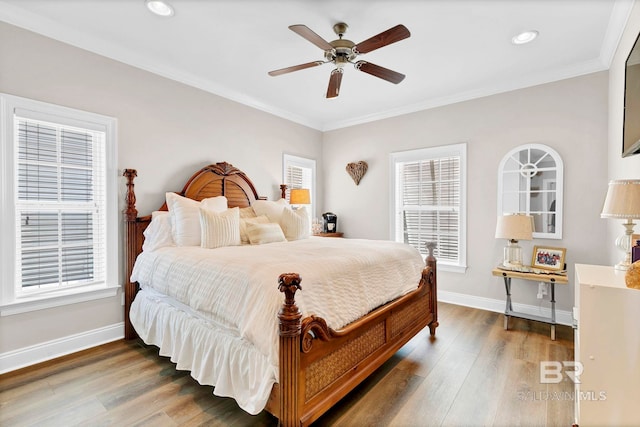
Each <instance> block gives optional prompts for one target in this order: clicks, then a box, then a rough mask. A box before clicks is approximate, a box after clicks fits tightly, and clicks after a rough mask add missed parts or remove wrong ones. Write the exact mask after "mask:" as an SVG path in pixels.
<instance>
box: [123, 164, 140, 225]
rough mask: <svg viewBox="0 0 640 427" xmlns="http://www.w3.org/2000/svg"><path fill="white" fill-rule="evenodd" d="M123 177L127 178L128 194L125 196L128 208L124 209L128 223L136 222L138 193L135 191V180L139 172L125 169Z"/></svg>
mask: <svg viewBox="0 0 640 427" xmlns="http://www.w3.org/2000/svg"><path fill="white" fill-rule="evenodd" d="M122 176H124V177H125V178H127V194H126V195H125V200H126V203H127V207H126V208H125V209H124V216H125V218H126V219H127V221H135V220H136V217H137V216H138V210H137V209H136V193H135V192H134V190H133V186H134V184H133V180H134V178H135V177H137V176H138V171H136V170H135V169H125V170H124V172H122Z"/></svg>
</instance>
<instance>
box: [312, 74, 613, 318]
mask: <svg viewBox="0 0 640 427" xmlns="http://www.w3.org/2000/svg"><path fill="white" fill-rule="evenodd" d="M607 84H608V80H607V73H606V72H601V73H596V74H591V75H587V76H583V77H577V78H573V79H568V80H563V81H558V82H554V83H549V84H545V85H540V86H535V87H531V88H527V89H522V90H517V91H513V92H508V93H503V94H498V95H493V96H489V97H485V98H481V99H476V100H471V101H467V102H462V103H458V104H453V105H449V106H444V107H439V108H434V109H430V110H426V111H421V112H417V113H413V114H408V115H404V116H400V117H395V118H390V119H386V120H381V121H377V122H374V123H369V124H363V125H359V126H354V127H350V128H346V129H340V130H335V131H331V132H327V133H325V135H324V140H323V151H324V157H323V158H324V167H325V170H324V176H325V200H324V208H325V209H326V210H329V211H331V212H334V213H336V214H337V215H338V222H339V228H340V229H341V231H344V232H345V234H346V235H347V236H349V237H362V238H376V239H385V238H388V237H389V197H390V196H389V153H391V152H395V151H403V150H409V149H415V148H422V147H433V146H439V145H445V144H454V143H459V142H467V143H468V148H467V149H468V180H467V181H468V182H467V195H468V199H467V236H468V237H467V244H468V251H467V261H468V266H469V268H468V270H467V272H466V274H459V273H448V272H443V273H439V278H438V287H439V289H440V290H443V291H449V292H454V293H460V294H465V295H470V296H477V297H481V298H490V299H496V300H502V299H503V298H504V288H503V285H502V282H501V281H500V280H499V279H498V278H495V277H492V276H491V269H492V268H494V267H495V266H496V265H497V264H498V262H499V261H500V260H501V259H502V248H503V246H504V245H505V242H504V241H498V240H496V239H495V238H494V233H495V226H496V215H497V213H496V209H497V208H496V206H497V185H498V183H497V176H498V165H499V163H500V160H501V159H502V157H503V156H504V155H505V154H506V153H507V152H508V151H509V150H511V149H512V148H514V147H516V146H518V145H521V144H526V143H534V142H535V143H542V144H546V145H549V146H551V147H552V148H554V149H555V150H556V151H558V153H559V154H560V156H561V157H562V159H563V161H564V167H565V182H564V189H565V194H564V209H565V217H564V238H563V239H562V240H541V239H536V240H535V241H534V242H521V245H522V246H523V248H524V253H525V257H530V256H531V249H532V245H533V244H538V245H539V244H545V245H550V246H559V247H565V248H567V263H568V265H569V274H570V276H569V277H573V264H574V263H587V264H589V263H598V262H601V261H602V258H603V256H604V254H603V249H602V247H603V243H604V240H605V231H606V226H605V224H604V222H603V221H604V220H601V219H600V218H599V213H600V209H601V207H602V201H603V197H604V193H605V191H606V182H607V164H606V157H607V143H606V138H607ZM357 160H365V161H367V162H368V164H369V170H368V172H367V174H366V175H365V177H364V178H363V179H362V181H361V182H360V185H359V186H357V187H356V186H355V185H354V183H353V182H352V181H351V178H350V177H349V176H348V175H347V174H346V173H345V170H344V168H345V165H346V164H347V163H349V162H352V161H357ZM559 288H560V289H559V290H558V292H557V294H558V295H557V301H558V309H560V310H571V307H572V306H573V289H572V286H559ZM536 291H537V287H536V286H535V283H530V284H529V285H527V284H526V283H525V282H522V285H518V288H516V291H515V293H514V295H516V294H517V297H516V296H514V300H516V301H518V302H521V303H525V304H530V305H533V306H537V305H538V304H539V300H537V299H536ZM543 306H547V307H548V304H547V303H545V304H543Z"/></svg>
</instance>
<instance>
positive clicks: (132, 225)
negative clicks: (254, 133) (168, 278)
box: [124, 163, 438, 427]
mask: <svg viewBox="0 0 640 427" xmlns="http://www.w3.org/2000/svg"><path fill="white" fill-rule="evenodd" d="M124 176H125V177H126V178H127V195H126V200H127V207H126V209H125V211H124V214H125V225H126V232H125V259H126V271H125V274H126V277H127V280H126V281H125V337H126V338H127V339H131V338H135V337H136V333H135V330H134V329H133V327H132V326H131V324H130V322H129V308H130V306H131V303H132V302H133V299H134V298H135V294H136V292H137V290H138V287H137V284H136V283H131V282H130V281H129V279H128V278H129V277H130V275H131V270H132V268H133V264H134V261H135V258H136V257H137V255H138V254H139V253H140V252H141V250H142V241H143V234H142V233H143V231H144V229H145V228H146V226H147V225H148V224H149V222H150V220H151V217H150V216H146V217H138V216H137V214H138V213H137V210H136V208H135V202H136V198H135V193H134V184H133V181H134V178H135V177H136V171H135V170H133V169H126V170H125V171H124ZM180 194H181V195H183V196H185V197H190V198H193V199H195V200H201V199H202V198H205V197H212V196H216V195H225V196H227V198H228V199H229V206H230V207H234V206H239V207H246V206H250V205H251V203H252V202H253V201H255V200H257V199H262V198H261V197H259V196H258V195H257V193H256V191H255V187H254V186H253V184H252V183H251V181H250V180H249V179H248V178H247V177H246V175H245V174H244V173H242V172H241V171H239V170H238V169H236V168H234V167H233V166H231V165H230V164H228V163H217V164H215V165H209V166H207V167H205V168H203V169H201V170H200V171H198V172H196V173H195V174H194V175H193V176H192V177H191V178H190V179H189V181H188V182H187V184H186V185H185V187H184V188H183V190H182V192H181V193H180ZM161 209H166V206H163V207H162V208H161ZM436 283H437V280H436V259H435V258H434V257H433V252H432V248H430V255H429V256H428V257H427V260H426V267H425V269H424V270H423V272H422V277H421V280H420V283H419V285H418V287H417V289H416V290H414V291H412V292H410V293H409V294H406V295H404V296H402V297H399V298H397V299H395V300H394V301H391V302H389V303H387V304H385V305H383V306H381V307H379V308H377V309H375V310H374V311H372V312H370V313H369V314H367V315H366V316H364V317H362V318H360V319H358V320H356V321H354V322H353V323H351V324H349V325H347V326H346V327H344V328H343V329H341V330H339V331H334V330H331V329H330V328H328V327H327V325H326V323H325V321H324V320H323V319H322V318H319V317H315V316H311V317H307V318H304V319H303V318H302V315H301V314H300V312H299V310H298V308H297V306H296V305H295V294H296V292H297V291H299V290H300V291H301V292H304V290H303V288H304V283H301V279H300V276H299V275H298V274H296V273H286V274H282V275H281V276H280V277H279V279H278V286H279V289H280V290H281V291H282V292H283V293H284V304H283V306H282V308H281V310H280V312H279V313H278V314H277V315H278V319H279V324H280V327H279V328H280V330H279V334H280V360H279V369H280V378H279V383H278V384H276V385H275V386H274V387H273V390H272V392H271V396H270V398H269V401H268V403H267V406H266V409H267V410H268V411H269V412H271V413H272V414H273V415H275V416H276V417H278V419H279V420H280V423H281V425H283V426H287V427H288V426H305V425H308V424H310V423H312V422H313V421H315V420H316V419H318V417H320V416H321V415H322V414H323V413H324V412H326V411H327V410H328V409H329V408H331V407H332V406H333V405H334V404H335V403H336V402H338V401H339V400H340V399H341V398H343V397H344V396H345V395H346V394H347V393H349V391H351V390H352V389H353V388H354V387H356V386H357V385H358V384H359V383H360V382H362V381H363V380H364V379H365V378H367V377H368V376H369V375H370V374H371V373H372V372H373V371H374V370H376V369H377V368H378V367H379V366H380V365H382V364H383V363H384V362H385V361H386V360H388V359H389V358H390V357H391V356H392V355H393V354H394V353H395V352H396V351H398V349H399V348H400V347H402V346H403V345H404V344H406V343H407V342H408V341H409V340H410V339H411V338H412V337H413V336H415V335H416V334H417V333H418V332H419V331H420V330H422V329H423V328H424V327H425V326H429V328H430V332H431V335H434V334H435V329H436V327H437V326H438V311H437V298H436V296H437V286H436ZM274 286H275V278H274ZM301 288H302V290H301ZM274 315H276V314H275V313H274Z"/></svg>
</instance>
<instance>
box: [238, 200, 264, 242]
mask: <svg viewBox="0 0 640 427" xmlns="http://www.w3.org/2000/svg"><path fill="white" fill-rule="evenodd" d="M240 212H242V209H240ZM268 223H269V218H267V216H266V215H260V216H257V217H255V218H242V217H240V242H241V243H242V244H243V245H248V244H249V243H250V242H249V236H247V224H268Z"/></svg>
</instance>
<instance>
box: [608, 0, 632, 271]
mask: <svg viewBox="0 0 640 427" xmlns="http://www.w3.org/2000/svg"><path fill="white" fill-rule="evenodd" d="M638 33H640V4H639V3H638V2H636V3H635V5H634V6H633V9H632V11H631V15H630V16H629V20H628V21H627V26H626V28H625V30H624V33H623V34H622V37H621V38H620V43H619V44H618V49H617V50H616V54H615V55H614V57H613V61H612V62H611V68H610V69H609V135H608V142H609V146H608V147H609V152H608V157H609V172H608V178H609V179H632V178H633V179H639V178H640V154H636V155H634V156H631V157H625V158H622V155H621V152H622V124H623V118H624V71H625V62H626V60H627V56H628V55H629V52H630V51H631V48H632V47H633V43H635V41H636V37H638ZM603 201H604V195H603ZM636 222H638V221H636ZM607 223H608V228H607V229H608V235H607V239H606V243H605V244H606V247H607V248H609V250H608V253H609V257H608V260H607V261H608V262H604V264H609V265H613V264H615V263H617V262H618V261H620V260H621V259H622V255H623V254H622V253H621V252H619V251H618V250H616V249H614V242H615V239H616V237H618V236H619V235H621V234H622V233H623V232H624V228H623V227H622V225H620V224H621V221H616V220H607ZM635 232H636V233H640V225H636V231H635Z"/></svg>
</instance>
